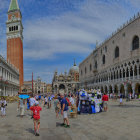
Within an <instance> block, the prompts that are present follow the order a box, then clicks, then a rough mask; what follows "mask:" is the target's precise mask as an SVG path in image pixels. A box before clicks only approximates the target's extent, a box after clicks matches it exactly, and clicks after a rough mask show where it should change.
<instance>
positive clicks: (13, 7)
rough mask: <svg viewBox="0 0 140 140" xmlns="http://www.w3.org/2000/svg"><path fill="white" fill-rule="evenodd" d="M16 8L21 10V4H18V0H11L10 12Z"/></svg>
mask: <svg viewBox="0 0 140 140" xmlns="http://www.w3.org/2000/svg"><path fill="white" fill-rule="evenodd" d="M14 10H19V5H18V2H17V0H11V3H10V6H9V10H8V12H10V11H14Z"/></svg>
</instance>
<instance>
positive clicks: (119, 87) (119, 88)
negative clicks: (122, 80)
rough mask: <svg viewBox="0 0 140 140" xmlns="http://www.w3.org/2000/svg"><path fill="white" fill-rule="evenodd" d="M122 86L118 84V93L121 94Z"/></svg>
mask: <svg viewBox="0 0 140 140" xmlns="http://www.w3.org/2000/svg"><path fill="white" fill-rule="evenodd" d="M120 90H121V86H120V85H118V95H120Z"/></svg>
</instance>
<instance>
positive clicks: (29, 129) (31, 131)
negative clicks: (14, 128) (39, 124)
mask: <svg viewBox="0 0 140 140" xmlns="http://www.w3.org/2000/svg"><path fill="white" fill-rule="evenodd" d="M26 131H27V132H29V133H31V134H35V133H34V130H33V129H32V128H28V129H26Z"/></svg>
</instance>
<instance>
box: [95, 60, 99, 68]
mask: <svg viewBox="0 0 140 140" xmlns="http://www.w3.org/2000/svg"><path fill="white" fill-rule="evenodd" d="M97 65H98V64H97V61H96V62H95V69H97V67H98V66H97Z"/></svg>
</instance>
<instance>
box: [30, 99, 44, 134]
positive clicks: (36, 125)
mask: <svg viewBox="0 0 140 140" xmlns="http://www.w3.org/2000/svg"><path fill="white" fill-rule="evenodd" d="M30 110H31V111H33V121H34V131H35V136H39V128H40V111H42V108H41V107H40V106H39V102H38V101H35V105H34V106H32V107H30Z"/></svg>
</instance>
